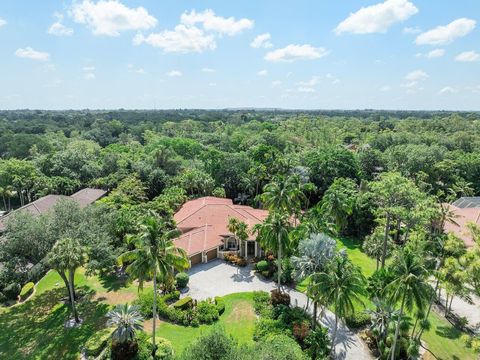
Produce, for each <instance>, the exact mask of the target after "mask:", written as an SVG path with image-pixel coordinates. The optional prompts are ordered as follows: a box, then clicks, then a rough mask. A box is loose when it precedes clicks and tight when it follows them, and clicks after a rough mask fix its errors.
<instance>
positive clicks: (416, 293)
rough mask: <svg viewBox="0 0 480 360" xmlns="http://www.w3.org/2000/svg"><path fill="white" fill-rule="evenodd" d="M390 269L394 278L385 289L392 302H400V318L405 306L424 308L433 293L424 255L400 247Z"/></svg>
mask: <svg viewBox="0 0 480 360" xmlns="http://www.w3.org/2000/svg"><path fill="white" fill-rule="evenodd" d="M390 271H391V273H392V277H393V280H392V281H391V282H390V284H388V285H387V286H386V288H385V291H386V294H387V297H388V299H389V301H390V302H391V303H392V304H396V303H398V302H400V311H399V315H398V319H402V317H403V313H404V311H405V308H406V309H408V310H412V309H413V307H414V305H415V306H416V307H417V309H419V310H423V309H424V307H425V305H426V303H427V301H428V299H429V295H430V294H431V287H430V285H429V284H428V271H427V269H426V267H425V265H424V262H423V259H422V257H420V256H418V255H416V254H415V253H414V252H413V251H412V250H410V249H409V248H408V247H405V248H403V249H400V250H398V251H397V253H396V254H395V257H394V260H393V263H392V265H391V268H390ZM400 323H401V321H400V320H398V321H397V324H396V328H395V335H394V338H393V345H392V349H391V360H394V359H395V352H396V347H397V340H398V334H399V331H400Z"/></svg>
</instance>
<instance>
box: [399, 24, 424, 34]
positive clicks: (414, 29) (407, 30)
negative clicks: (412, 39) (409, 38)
mask: <svg viewBox="0 0 480 360" xmlns="http://www.w3.org/2000/svg"><path fill="white" fill-rule="evenodd" d="M421 32H422V29H420V28H419V27H418V26H416V27H405V28H403V33H404V34H419V33H421Z"/></svg>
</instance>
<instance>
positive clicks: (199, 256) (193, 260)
mask: <svg viewBox="0 0 480 360" xmlns="http://www.w3.org/2000/svg"><path fill="white" fill-rule="evenodd" d="M190 262H191V263H192V266H193V265H196V264H200V263H201V262H202V253H199V254H197V255H193V256H191V257H190Z"/></svg>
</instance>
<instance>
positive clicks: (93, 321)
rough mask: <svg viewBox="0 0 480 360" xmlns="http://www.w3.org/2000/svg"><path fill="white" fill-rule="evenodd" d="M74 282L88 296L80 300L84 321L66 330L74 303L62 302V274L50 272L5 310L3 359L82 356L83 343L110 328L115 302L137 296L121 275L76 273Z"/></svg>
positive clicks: (0, 321) (0, 317) (1, 317)
mask: <svg viewBox="0 0 480 360" xmlns="http://www.w3.org/2000/svg"><path fill="white" fill-rule="evenodd" d="M75 285H76V288H77V291H78V290H81V291H82V292H84V293H85V294H86V295H85V296H84V297H83V298H82V299H81V301H79V302H78V311H79V314H80V317H81V318H82V319H83V320H84V323H83V324H82V326H81V327H79V328H74V329H65V327H64V323H65V321H66V320H67V319H68V318H69V317H70V307H69V306H67V305H65V304H64V303H63V301H62V300H63V299H64V298H66V296H67V292H66V289H65V286H64V283H63V281H62V279H61V278H60V276H59V275H58V274H57V273H56V272H54V271H50V272H48V273H47V274H46V275H45V276H44V277H43V278H42V279H41V280H40V281H39V282H38V283H37V285H36V291H35V294H34V295H33V296H32V297H31V298H30V299H28V300H27V301H26V302H25V303H23V304H19V305H16V306H14V307H11V308H6V309H2V311H1V312H0V329H2V330H1V331H0V359H77V358H78V354H79V352H80V348H81V346H83V344H84V343H85V341H86V340H87V339H88V338H89V337H90V336H91V335H92V334H93V333H94V332H96V331H97V330H99V329H101V328H103V327H104V326H105V321H106V318H105V314H106V313H107V312H108V311H109V310H110V308H111V307H112V304H116V303H119V302H122V301H123V300H125V299H134V298H135V297H136V294H137V287H136V285H135V284H130V285H126V286H125V284H122V283H121V282H120V281H119V280H118V279H114V278H107V279H103V278H99V277H96V276H92V277H88V278H87V277H86V276H85V274H84V272H83V270H80V271H78V272H77V273H76V275H75Z"/></svg>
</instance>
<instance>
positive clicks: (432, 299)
mask: <svg viewBox="0 0 480 360" xmlns="http://www.w3.org/2000/svg"><path fill="white" fill-rule="evenodd" d="M439 288H440V279H439V278H437V282H436V284H435V289H434V290H433V292H432V298H431V299H430V304H428V309H427V313H426V314H425V320H428V317H429V316H430V311H431V310H432V306H433V302H434V301H435V296H436V295H437V290H438V289H439ZM424 330H425V327H424V326H421V327H420V332H419V333H418V335H417V340H418V341H420V339H421V337H422V334H423V331H424Z"/></svg>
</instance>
